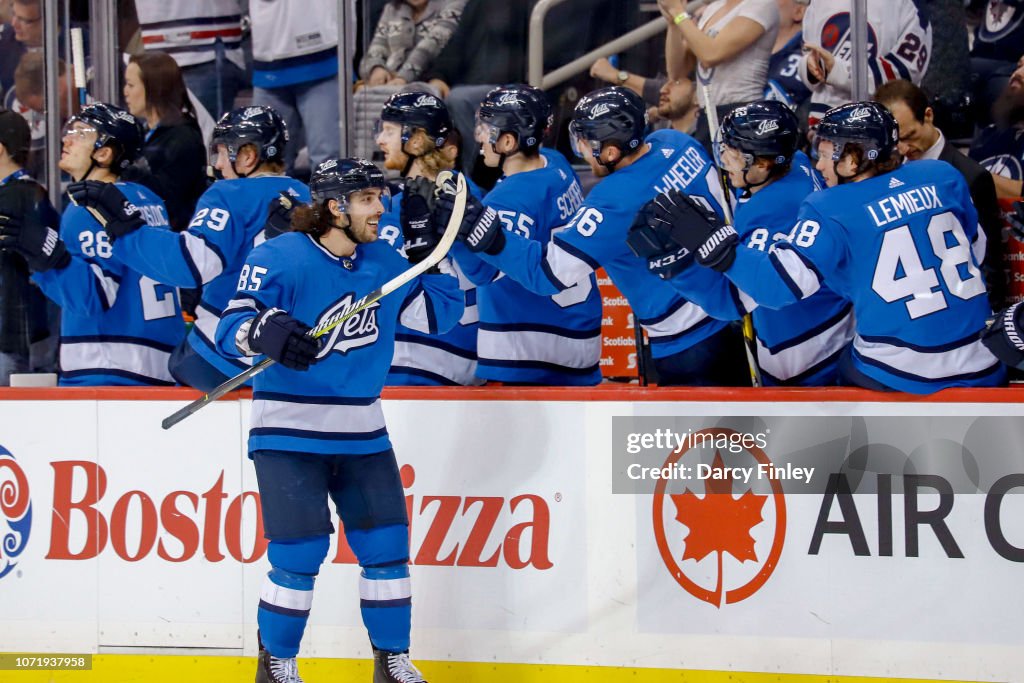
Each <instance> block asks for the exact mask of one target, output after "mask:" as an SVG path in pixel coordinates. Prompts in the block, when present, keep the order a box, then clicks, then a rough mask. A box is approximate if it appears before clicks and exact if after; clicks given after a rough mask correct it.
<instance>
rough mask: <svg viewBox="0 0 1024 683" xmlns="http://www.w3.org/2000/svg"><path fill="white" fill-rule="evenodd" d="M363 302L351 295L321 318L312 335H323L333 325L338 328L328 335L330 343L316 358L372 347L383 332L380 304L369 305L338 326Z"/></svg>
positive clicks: (328, 342) (330, 308)
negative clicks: (379, 314) (380, 321)
mask: <svg viewBox="0 0 1024 683" xmlns="http://www.w3.org/2000/svg"><path fill="white" fill-rule="evenodd" d="M362 303H363V299H356V297H355V294H354V293H352V292H349V293H348V294H346V295H345V296H343V297H342V298H341V299H339V300H338V301H336V302H335V303H333V304H332V305H331V306H330V307H329V308H328V309H327V310H326V311H324V312H323V313H322V314H321V315H320V317H319V318H318V319H317V324H316V326H315V327H314V328H313V332H312V334H313V336H318V335H320V334H321V333H323V331H324V330H327V329H329V328H331V326H332V325H335V327H334V328H333V329H331V330H330V332H327V333H326V334H325V338H326V340H327V341H326V342H324V345H323V348H321V349H320V353H318V354H317V358H319V359H323V358H326V357H327V355H328V354H329V353H331V352H332V351H337V352H338V353H341V354H346V353H348V352H349V351H351V350H352V349H358V348H361V347H363V346H369V345H370V344H373V343H374V342H376V341H377V337H378V336H379V333H380V331H379V329H378V327H377V310H378V309H379V308H380V304H379V303H376V302H374V303H372V304H370V305H369V306H367V307H366V308H365V309H363V310H362V311H359V313H356V314H355V315H353V316H352V317H351V318H348V319H347V320H345V321H344V322H342V323H340V324H338V321H339V320H342V319H343V318H344V317H345V316H346V315H347V314H348V313H349V312H350V311H352V310H353V309H355V308H357V307H359V306H360V305H361V304H362Z"/></svg>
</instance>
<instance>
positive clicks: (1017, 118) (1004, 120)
mask: <svg viewBox="0 0 1024 683" xmlns="http://www.w3.org/2000/svg"><path fill="white" fill-rule="evenodd" d="M992 120H994V121H995V122H996V125H997V126H999V127H1000V128H1010V127H1012V126H1016V125H1018V124H1020V123H1024V87H1018V88H1009V87H1007V88H1003V92H1001V93H1000V94H999V97H998V98H997V99H996V101H995V104H993V105H992Z"/></svg>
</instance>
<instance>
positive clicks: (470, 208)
mask: <svg viewBox="0 0 1024 683" xmlns="http://www.w3.org/2000/svg"><path fill="white" fill-rule="evenodd" d="M452 178H454V176H452ZM454 207H455V183H454V182H444V183H442V184H441V185H439V186H438V192H437V204H436V206H435V208H434V222H435V223H436V224H437V225H439V226H442V225H443V226H446V225H448V220H449V219H450V218H451V215H452V210H453V209H454ZM459 240H460V241H462V242H465V243H466V246H467V247H469V249H470V251H474V252H481V251H482V252H485V253H487V254H491V255H492V256H495V255H497V254H500V253H501V250H502V249H504V248H505V231H504V229H502V227H501V221H499V220H498V213H497V212H496V211H495V210H494V209H492V208H491V207H489V206H484V205H483V204H481V203H480V200H479V199H477V198H476V197H474V196H473V195H472V194H470V195H469V196H468V197H466V213H465V214H464V216H463V219H462V225H461V226H459Z"/></svg>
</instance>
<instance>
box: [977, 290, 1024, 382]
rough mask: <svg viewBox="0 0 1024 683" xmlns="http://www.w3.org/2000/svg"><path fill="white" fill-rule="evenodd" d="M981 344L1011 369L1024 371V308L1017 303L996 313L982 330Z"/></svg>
mask: <svg viewBox="0 0 1024 683" xmlns="http://www.w3.org/2000/svg"><path fill="white" fill-rule="evenodd" d="M981 343H982V344H984V345H985V347H986V348H988V350H989V351H991V352H992V355H994V356H995V357H996V358H998V359H999V360H1001V361H1002V362H1003V363H1005V364H1006V365H1008V366H1009V367H1011V368H1017V369H1018V370H1020V369H1024V306H1021V305H1020V304H1019V303H1016V304H1014V305H1013V306H1010V307H1009V308H1007V309H1006V310H1004V311H1000V312H999V313H996V315H995V317H994V318H993V319H992V324H991V325H989V326H988V328H987V329H985V330H982V332H981Z"/></svg>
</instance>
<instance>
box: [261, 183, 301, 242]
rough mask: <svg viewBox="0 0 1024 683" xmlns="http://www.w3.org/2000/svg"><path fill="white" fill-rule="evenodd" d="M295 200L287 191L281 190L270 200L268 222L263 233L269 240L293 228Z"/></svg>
mask: <svg viewBox="0 0 1024 683" xmlns="http://www.w3.org/2000/svg"><path fill="white" fill-rule="evenodd" d="M294 212H295V201H294V199H293V198H292V197H291V195H289V194H288V193H287V192H281V193H280V194H278V196H276V197H274V200H273V201H272V202H270V210H269V211H268V212H267V222H266V223H264V224H263V235H264V236H265V237H266V238H267V239H268V240H269V239H273V238H274V237H277V236H278V235H280V234H282V233H286V232H291V229H292V214H293V213H294Z"/></svg>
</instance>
